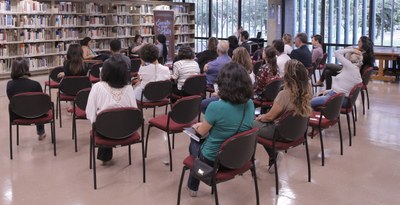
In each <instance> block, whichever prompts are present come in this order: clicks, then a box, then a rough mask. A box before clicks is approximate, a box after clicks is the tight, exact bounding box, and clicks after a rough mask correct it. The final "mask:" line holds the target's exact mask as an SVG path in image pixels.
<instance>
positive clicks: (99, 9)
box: [86, 2, 107, 13]
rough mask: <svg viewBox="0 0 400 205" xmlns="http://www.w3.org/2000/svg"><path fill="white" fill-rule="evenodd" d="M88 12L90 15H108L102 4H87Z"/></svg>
mask: <svg viewBox="0 0 400 205" xmlns="http://www.w3.org/2000/svg"><path fill="white" fill-rule="evenodd" d="M86 12H89V13H106V12H107V11H106V10H105V7H104V6H103V5H100V4H96V3H93V2H91V3H87V4H86Z"/></svg>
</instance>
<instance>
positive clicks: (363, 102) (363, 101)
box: [361, 90, 365, 115]
mask: <svg viewBox="0 0 400 205" xmlns="http://www.w3.org/2000/svg"><path fill="white" fill-rule="evenodd" d="M361 101H362V106H363V115H365V96H364V91H363V90H361Z"/></svg>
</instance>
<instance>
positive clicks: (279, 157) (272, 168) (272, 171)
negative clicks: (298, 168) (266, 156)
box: [268, 152, 282, 174]
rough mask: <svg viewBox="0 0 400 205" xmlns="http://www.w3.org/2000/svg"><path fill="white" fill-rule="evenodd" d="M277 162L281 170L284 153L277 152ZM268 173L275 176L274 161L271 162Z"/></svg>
mask: <svg viewBox="0 0 400 205" xmlns="http://www.w3.org/2000/svg"><path fill="white" fill-rule="evenodd" d="M275 160H276V167H277V168H278V169H279V165H280V163H281V160H282V153H281V152H277V153H276V158H275ZM268 172H269V173H270V174H275V163H274V161H271V162H270V165H269V168H268Z"/></svg>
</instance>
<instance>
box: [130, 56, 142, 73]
mask: <svg viewBox="0 0 400 205" xmlns="http://www.w3.org/2000/svg"><path fill="white" fill-rule="evenodd" d="M141 64H142V61H141V60H140V58H132V59H131V77H135V76H137V75H138V72H139V68H140V65H141Z"/></svg>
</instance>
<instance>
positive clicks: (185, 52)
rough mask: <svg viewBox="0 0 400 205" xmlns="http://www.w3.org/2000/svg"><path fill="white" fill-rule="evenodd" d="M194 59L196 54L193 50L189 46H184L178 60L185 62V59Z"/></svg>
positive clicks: (180, 50)
mask: <svg viewBox="0 0 400 205" xmlns="http://www.w3.org/2000/svg"><path fill="white" fill-rule="evenodd" d="M193 58H194V52H193V50H192V48H190V46H188V45H183V46H182V47H180V48H179V51H178V59H180V60H185V59H193Z"/></svg>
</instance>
